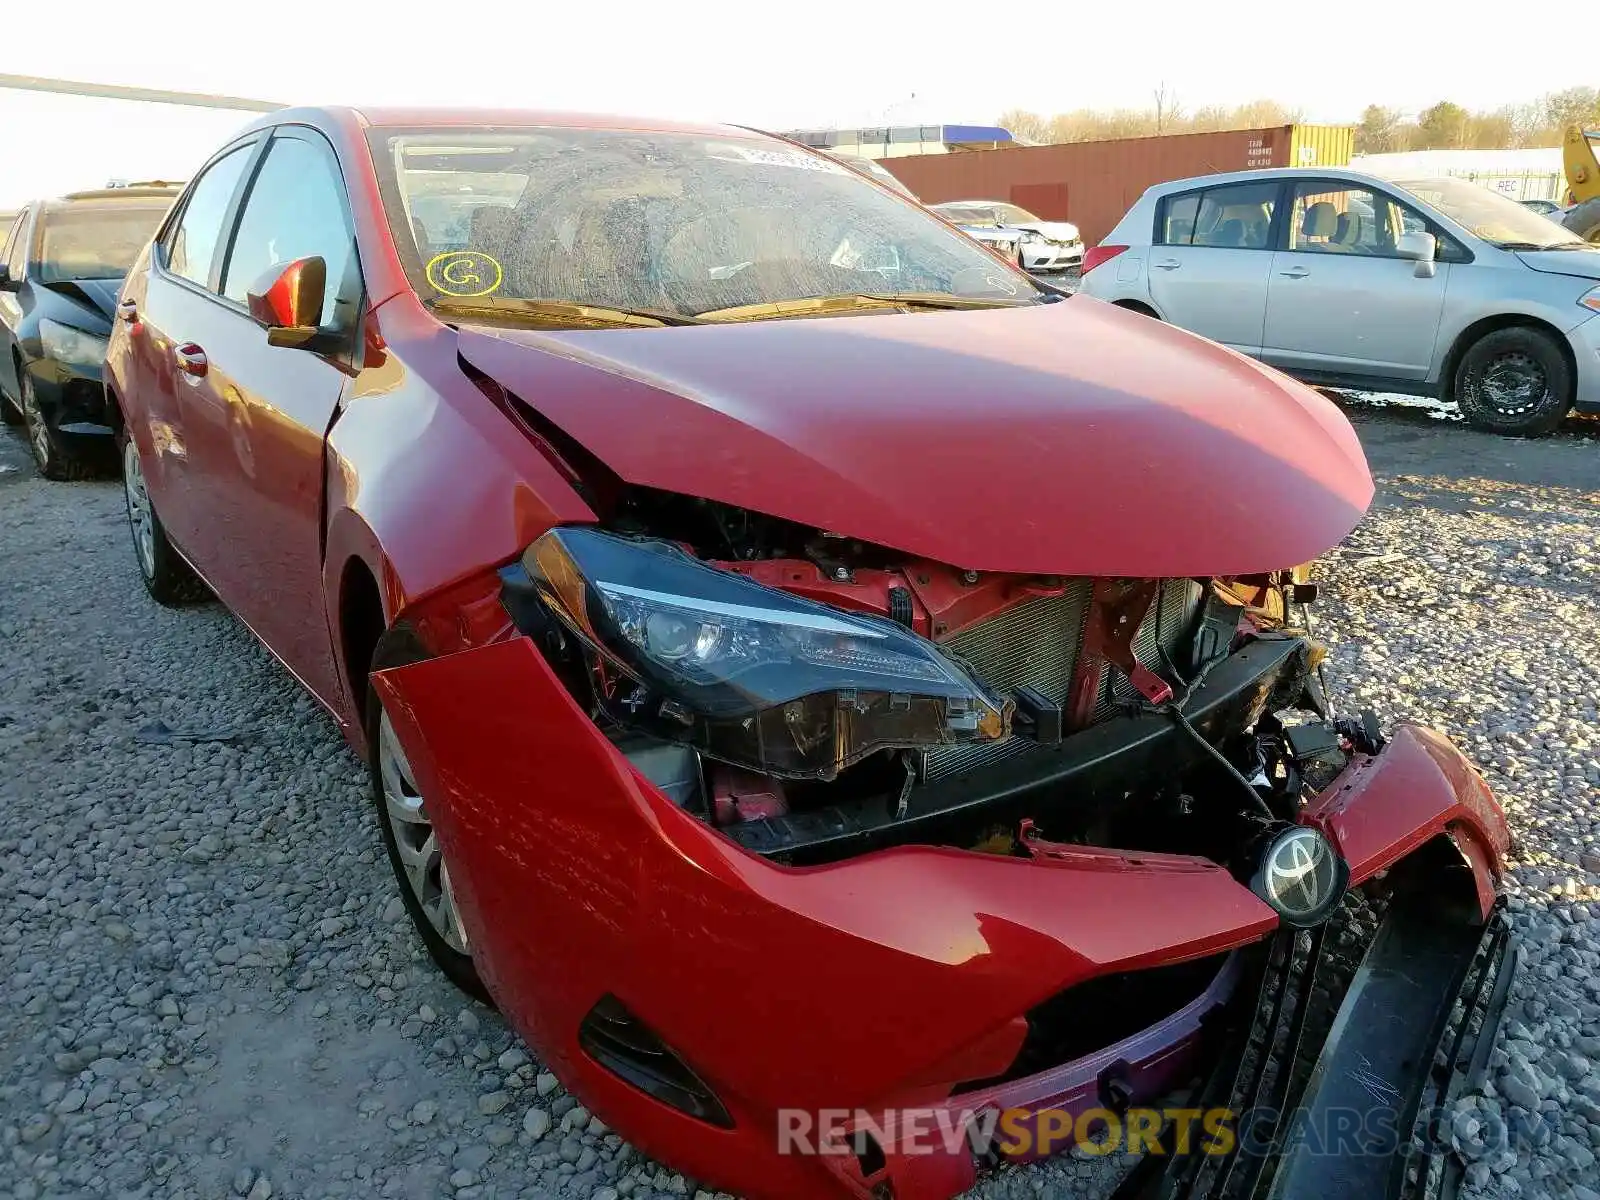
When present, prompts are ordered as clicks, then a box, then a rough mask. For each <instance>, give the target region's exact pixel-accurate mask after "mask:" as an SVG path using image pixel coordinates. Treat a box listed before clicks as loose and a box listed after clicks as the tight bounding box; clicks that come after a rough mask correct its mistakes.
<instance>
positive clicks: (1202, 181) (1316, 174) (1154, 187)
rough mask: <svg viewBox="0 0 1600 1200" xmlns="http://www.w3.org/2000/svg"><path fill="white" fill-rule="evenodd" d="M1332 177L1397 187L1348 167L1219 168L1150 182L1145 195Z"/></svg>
mask: <svg viewBox="0 0 1600 1200" xmlns="http://www.w3.org/2000/svg"><path fill="white" fill-rule="evenodd" d="M1305 177H1311V178H1315V179H1336V180H1339V181H1340V182H1343V183H1358V184H1364V185H1366V186H1369V187H1398V186H1400V185H1399V184H1397V183H1395V181H1394V180H1392V179H1380V178H1378V176H1376V175H1365V174H1363V173H1362V172H1360V171H1352V170H1350V169H1349V168H1348V167H1262V168H1259V169H1257V170H1254V171H1219V172H1217V173H1216V174H1213V175H1191V176H1189V177H1188V178H1187V179H1169V180H1168V181H1167V182H1166V183H1155V184H1151V185H1150V188H1149V189H1148V191H1147V192H1146V195H1154V196H1165V195H1169V194H1170V193H1172V192H1186V191H1190V190H1191V189H1193V188H1198V187H1214V186H1217V185H1220V184H1224V183H1267V182H1272V181H1276V180H1279V179H1300V178H1305Z"/></svg>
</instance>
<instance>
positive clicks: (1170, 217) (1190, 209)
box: [1156, 192, 1200, 246]
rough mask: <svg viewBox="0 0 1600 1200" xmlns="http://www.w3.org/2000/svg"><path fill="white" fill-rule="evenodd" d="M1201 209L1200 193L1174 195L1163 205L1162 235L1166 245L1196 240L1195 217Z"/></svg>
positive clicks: (1182, 244)
mask: <svg viewBox="0 0 1600 1200" xmlns="http://www.w3.org/2000/svg"><path fill="white" fill-rule="evenodd" d="M1199 211H1200V193H1199V192H1190V193H1189V194H1188V195H1187V196H1172V197H1170V198H1169V199H1168V200H1167V201H1166V203H1165V204H1163V205H1162V213H1161V236H1160V237H1159V238H1157V239H1156V240H1157V241H1159V242H1160V243H1161V244H1162V245H1164V246H1188V245H1191V244H1193V242H1194V218H1195V214H1196V213H1198V212H1199Z"/></svg>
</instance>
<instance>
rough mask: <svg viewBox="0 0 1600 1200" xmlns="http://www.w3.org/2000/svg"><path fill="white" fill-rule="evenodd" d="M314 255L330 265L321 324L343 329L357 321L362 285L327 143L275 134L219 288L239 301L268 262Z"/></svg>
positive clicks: (277, 263) (264, 273)
mask: <svg viewBox="0 0 1600 1200" xmlns="http://www.w3.org/2000/svg"><path fill="white" fill-rule="evenodd" d="M313 255H315V256H317V257H319V258H321V259H322V261H323V262H324V263H325V264H326V265H327V268H328V284H327V289H326V291H325V292H324V293H323V297H322V321H321V324H322V325H323V327H324V328H334V329H348V328H350V327H351V326H352V325H353V324H354V323H355V311H356V307H357V305H358V304H359V302H360V299H361V284H360V277H359V274H358V272H357V271H356V261H355V235H354V232H353V231H352V229H351V225H350V219H349V217H348V216H347V215H346V211H345V202H344V184H343V183H342V181H341V179H340V176H339V168H338V166H337V164H336V163H335V161H334V158H333V154H332V153H331V152H330V151H329V150H328V149H327V148H326V147H325V146H323V145H321V144H319V143H317V142H314V141H311V140H308V139H307V138H303V137H298V136H283V135H280V136H278V137H275V138H273V139H272V145H271V146H270V147H268V149H267V157H266V159H265V161H264V162H263V163H262V164H261V170H260V171H259V172H258V173H257V175H256V179H255V183H253V184H252V185H251V187H250V195H249V197H248V198H247V199H246V200H245V205H244V215H243V216H242V217H241V218H240V220H239V232H238V233H237V234H235V235H234V239H233V250H232V251H231V252H230V253H229V255H228V268H227V272H226V273H225V275H224V276H223V281H222V294H223V295H224V296H226V297H227V298H228V299H229V300H234V301H237V302H238V303H240V304H243V303H245V300H246V297H247V296H248V295H249V292H250V290H251V288H253V287H255V286H256V285H257V284H258V283H260V282H262V281H263V279H265V278H266V277H268V275H269V273H270V272H271V270H272V268H274V267H279V266H283V265H285V264H287V263H291V262H293V261H295V259H298V258H309V257H311V256H313Z"/></svg>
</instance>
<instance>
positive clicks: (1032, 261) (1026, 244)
mask: <svg viewBox="0 0 1600 1200" xmlns="http://www.w3.org/2000/svg"><path fill="white" fill-rule="evenodd" d="M929 207H930V208H932V209H933V211H934V212H936V213H938V214H939V215H940V216H942V217H943V218H944V219H945V220H947V221H951V222H953V223H954V224H956V225H959V226H961V228H962V229H965V230H966V231H967V232H968V233H973V234H976V233H977V231H978V230H999V231H1001V232H1003V233H1009V234H1011V235H1013V236H1014V237H1015V239H1016V240H1017V241H1018V242H1019V243H1020V245H1021V249H1022V259H1021V262H1020V264H1019V265H1020V266H1022V267H1023V268H1025V269H1026V270H1029V271H1065V270H1067V269H1068V268H1069V267H1076V266H1078V265H1079V264H1081V263H1082V262H1083V238H1082V237H1081V236H1080V235H1079V233H1078V227H1077V226H1076V225H1074V224H1073V223H1072V222H1071V221H1045V220H1041V219H1040V218H1038V217H1036V216H1034V215H1033V214H1032V213H1031V212H1029V211H1028V210H1027V209H1025V208H1019V207H1018V206H1017V205H1015V204H1010V203H1008V202H1006V201H1004V200H950V201H947V202H946V203H944V204H933V205H929Z"/></svg>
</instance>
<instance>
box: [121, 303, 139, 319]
mask: <svg viewBox="0 0 1600 1200" xmlns="http://www.w3.org/2000/svg"><path fill="white" fill-rule="evenodd" d="M117 316H118V317H119V318H120V319H122V320H124V321H126V322H127V323H128V324H129V325H132V324H133V323H134V322H135V321H137V320H138V319H139V306H138V305H137V304H135V303H134V302H133V301H132V300H123V301H121V302H120V303H119V304H118V305H117Z"/></svg>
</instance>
